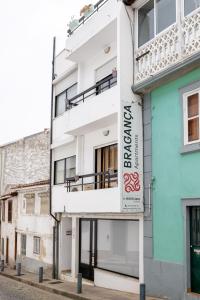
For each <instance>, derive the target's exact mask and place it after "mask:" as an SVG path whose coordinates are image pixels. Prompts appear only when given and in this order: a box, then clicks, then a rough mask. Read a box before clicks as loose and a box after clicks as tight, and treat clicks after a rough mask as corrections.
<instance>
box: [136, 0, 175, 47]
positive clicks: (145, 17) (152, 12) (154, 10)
mask: <svg viewBox="0 0 200 300" xmlns="http://www.w3.org/2000/svg"><path fill="white" fill-rule="evenodd" d="M136 13H137V20H138V22H137V27H138V47H141V46H142V45H144V44H145V43H147V42H148V41H150V40H151V39H153V38H154V37H155V36H156V35H157V34H159V33H160V32H161V31H163V30H164V29H166V28H167V27H169V26H170V25H172V24H173V23H175V22H176V0H149V1H147V2H146V3H145V4H144V5H143V6H141V7H140V8H138V9H137V10H136Z"/></svg>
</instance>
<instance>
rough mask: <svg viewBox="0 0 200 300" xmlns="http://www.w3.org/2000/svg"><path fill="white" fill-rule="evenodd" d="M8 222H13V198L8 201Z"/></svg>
mask: <svg viewBox="0 0 200 300" xmlns="http://www.w3.org/2000/svg"><path fill="white" fill-rule="evenodd" d="M8 222H9V223H12V200H9V201H8Z"/></svg>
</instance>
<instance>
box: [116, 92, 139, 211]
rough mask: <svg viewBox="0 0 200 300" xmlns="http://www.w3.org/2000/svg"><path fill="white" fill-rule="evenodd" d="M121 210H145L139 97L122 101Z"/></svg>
mask: <svg viewBox="0 0 200 300" xmlns="http://www.w3.org/2000/svg"><path fill="white" fill-rule="evenodd" d="M121 105H122V107H121V139H122V142H121V167H122V169H121V172H120V173H121V180H120V181H121V185H122V186H121V192H122V197H121V198H122V199H121V210H122V211H123V212H136V213H138V212H143V211H144V207H143V141H142V139H143V134H142V132H143V130H142V108H141V103H140V100H139V99H137V98H136V99H135V101H133V102H128V101H127V102H125V101H121Z"/></svg>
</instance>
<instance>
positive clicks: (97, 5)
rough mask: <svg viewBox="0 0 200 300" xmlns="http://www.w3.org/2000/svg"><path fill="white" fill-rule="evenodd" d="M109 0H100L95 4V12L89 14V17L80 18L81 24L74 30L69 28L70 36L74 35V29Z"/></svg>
mask: <svg viewBox="0 0 200 300" xmlns="http://www.w3.org/2000/svg"><path fill="white" fill-rule="evenodd" d="M108 1H109V0H99V1H98V2H97V3H96V4H95V5H94V10H93V12H92V13H91V14H90V15H88V16H87V17H85V16H83V17H81V18H80V19H79V25H78V26H77V27H75V28H74V29H73V30H70V29H68V31H67V33H68V36H70V35H72V34H73V32H74V31H76V30H77V29H78V28H79V27H80V26H81V25H83V24H84V23H85V22H86V21H87V20H88V19H89V18H90V17H91V16H92V15H93V14H94V13H96V12H97V11H98V10H99V9H100V8H101V7H102V6H103V5H104V4H105V3H106V2H108Z"/></svg>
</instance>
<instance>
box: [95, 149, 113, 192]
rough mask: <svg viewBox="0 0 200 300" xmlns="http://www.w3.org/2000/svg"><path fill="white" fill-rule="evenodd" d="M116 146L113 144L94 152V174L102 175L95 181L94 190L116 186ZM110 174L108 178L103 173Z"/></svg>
mask: <svg viewBox="0 0 200 300" xmlns="http://www.w3.org/2000/svg"><path fill="white" fill-rule="evenodd" d="M117 171H118V145H117V144H113V145H109V146H106V147H102V148H98V149H96V150H95V173H103V174H102V175H100V176H97V178H96V179H95V182H96V189H104V188H109V187H116V186H117ZM105 172H110V174H112V175H111V177H110V178H109V177H108V176H106V175H105V174H104V173H105Z"/></svg>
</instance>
